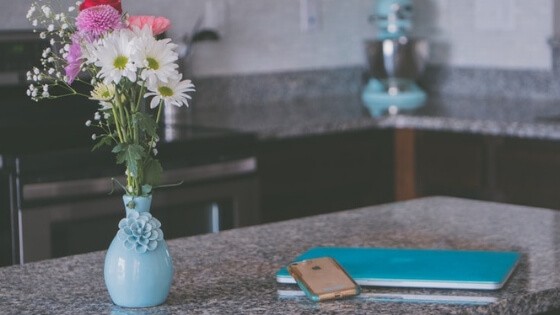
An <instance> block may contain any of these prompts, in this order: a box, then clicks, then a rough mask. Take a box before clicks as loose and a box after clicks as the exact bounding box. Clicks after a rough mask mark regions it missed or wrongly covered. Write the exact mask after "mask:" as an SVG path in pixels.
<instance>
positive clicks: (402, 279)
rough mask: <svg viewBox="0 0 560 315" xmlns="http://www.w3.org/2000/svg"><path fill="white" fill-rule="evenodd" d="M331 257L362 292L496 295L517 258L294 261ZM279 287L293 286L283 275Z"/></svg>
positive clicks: (412, 253) (362, 255) (388, 252)
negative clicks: (439, 291)
mask: <svg viewBox="0 0 560 315" xmlns="http://www.w3.org/2000/svg"><path fill="white" fill-rule="evenodd" d="M318 257H332V258H334V259H335V260H336V261H338V262H339V263H340V265H341V266H342V267H344V269H346V271H347V272H348V273H349V274H350V276H352V278H354V280H355V281H356V282H357V283H358V284H359V285H363V286H384V287H416V288H443V289H486V290H495V289H500V288H501V287H502V286H503V285H504V284H505V283H506V281H507V279H508V278H509V276H510V275H511V274H512V272H513V270H514V269H515V267H516V266H517V263H518V262H519V259H520V257H521V255H520V254H519V253H518V252H513V251H478V250H476V251H475V250H449V249H408V248H372V247H314V248H311V249H309V250H308V251H306V252H304V253H303V254H301V255H300V256H298V257H296V258H295V259H294V261H301V260H305V259H311V258H318ZM276 280H277V281H278V282H279V283H295V281H294V279H293V278H292V277H291V276H290V275H289V273H288V271H287V269H286V268H285V267H284V268H281V269H280V270H279V271H278V272H277V273H276Z"/></svg>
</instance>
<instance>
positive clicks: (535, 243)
mask: <svg viewBox="0 0 560 315" xmlns="http://www.w3.org/2000/svg"><path fill="white" fill-rule="evenodd" d="M163 228H165V227H163ZM559 242H560V213H558V212H556V211H553V210H547V209H539V208H531V207H522V206H514V205H507V204H500V203H490V202H481V201H473V200H467V199H457V198H449V197H430V198H423V199H416V200H412V201H406V202H399V203H391V204H385V205H380V206H373V207H366V208H361V209H355V210H349V211H343V212H338V213H333V214H326V215H320V216H313V217H308V218H303V219H297V220H289V221H283V222H278V223H273V224H266V225H259V226H253V227H247V228H240V229H235V230H230V231H225V232H221V233H219V234H207V235H201V236H195V237H189V238H180V239H176V240H171V241H169V248H170V251H171V253H172V256H173V259H174V265H175V277H174V283H173V286H172V288H171V292H170V295H169V298H168V300H167V302H166V303H165V304H163V305H161V306H158V307H154V308H148V309H141V310H134V309H124V308H120V307H117V306H115V305H113V304H112V303H111V301H110V299H109V296H108V294H107V291H106V289H105V285H104V282H103V272H102V270H103V259H104V255H105V253H104V252H103V251H101V252H94V253H89V254H84V255H77V256H70V257H65V258H59V259H54V260H46V261H42V262H37V263H29V264H26V265H24V266H11V267H5V268H1V269H0V279H1V281H0V314H178V313H181V314H183V313H184V314H186V313H189V314H191V313H192V314H201V313H204V314H226V313H227V314H229V313H231V314H263V313H266V314H309V313H329V314H331V313H340V314H449V313H461V314H503V313H508V314H535V313H540V312H545V311H550V310H554V309H560V246H558V244H559ZM335 245H336V246H368V247H395V248H449V249H475V250H515V251H519V252H520V253H522V258H521V261H520V264H519V265H518V266H517V268H516V270H515V271H514V273H513V274H512V276H511V278H510V280H509V281H508V282H507V283H506V285H505V286H504V287H503V288H502V289H500V290H496V291H483V290H434V289H389V288H364V293H366V294H371V293H375V294H378V293H380V294H383V293H388V294H422V295H428V296H430V295H432V296H467V297H480V296H483V297H486V298H490V299H491V300H493V301H494V302H490V303H488V304H485V305H472V304H471V305H469V304H467V305H464V304H453V303H408V302H394V301H378V300H369V299H367V298H356V299H347V300H339V301H332V302H324V303H313V302H310V301H308V300H306V299H304V298H302V297H292V298H283V297H279V294H278V289H279V286H278V285H277V284H276V282H275V272H276V271H277V270H278V268H280V267H281V266H283V265H285V264H287V263H289V262H290V261H291V260H292V259H293V258H294V257H295V256H296V255H297V254H298V253H300V252H302V251H304V250H306V249H308V248H310V247H314V246H335ZM294 289H295V288H294Z"/></svg>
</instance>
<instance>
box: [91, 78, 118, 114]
mask: <svg viewBox="0 0 560 315" xmlns="http://www.w3.org/2000/svg"><path fill="white" fill-rule="evenodd" d="M115 95H116V88H115V85H114V84H102V83H98V84H97V85H96V86H95V88H94V89H93V90H92V91H91V97H90V98H89V99H90V100H95V101H99V104H101V106H103V108H102V109H105V108H109V107H111V106H112V105H111V101H112V100H113V98H114V97H115Z"/></svg>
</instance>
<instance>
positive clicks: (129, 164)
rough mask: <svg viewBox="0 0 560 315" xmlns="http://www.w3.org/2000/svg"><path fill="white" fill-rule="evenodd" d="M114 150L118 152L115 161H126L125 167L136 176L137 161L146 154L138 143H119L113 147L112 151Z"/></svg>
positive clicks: (119, 162)
mask: <svg viewBox="0 0 560 315" xmlns="http://www.w3.org/2000/svg"><path fill="white" fill-rule="evenodd" d="M115 151H117V152H118V153H117V163H118V164H122V163H126V168H127V169H128V170H129V171H130V172H132V174H135V175H136V176H137V175H138V164H139V163H138V162H139V161H140V160H141V159H142V158H144V157H146V156H148V154H146V152H145V151H144V148H143V147H142V146H141V145H139V144H127V143H120V144H118V145H117V146H115V148H113V152H115Z"/></svg>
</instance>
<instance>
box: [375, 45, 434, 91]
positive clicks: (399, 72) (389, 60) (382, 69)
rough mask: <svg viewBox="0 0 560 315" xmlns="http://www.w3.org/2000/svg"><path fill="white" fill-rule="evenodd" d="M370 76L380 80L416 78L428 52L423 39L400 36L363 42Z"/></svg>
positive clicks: (424, 63) (421, 69) (420, 71)
mask: <svg viewBox="0 0 560 315" xmlns="http://www.w3.org/2000/svg"><path fill="white" fill-rule="evenodd" d="M365 46H366V54H367V60H368V63H369V75H370V77H373V78H376V79H379V80H382V81H394V80H399V81H402V80H416V79H417V78H418V76H419V75H420V74H421V73H422V71H423V70H424V67H425V65H426V61H427V59H428V54H429V46H428V42H427V41H426V40H423V39H410V38H407V37H404V36H403V37H400V38H395V39H378V40H369V41H366V43H365Z"/></svg>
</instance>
